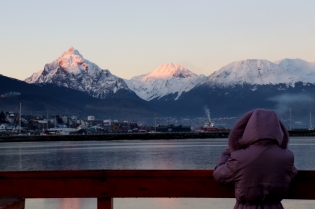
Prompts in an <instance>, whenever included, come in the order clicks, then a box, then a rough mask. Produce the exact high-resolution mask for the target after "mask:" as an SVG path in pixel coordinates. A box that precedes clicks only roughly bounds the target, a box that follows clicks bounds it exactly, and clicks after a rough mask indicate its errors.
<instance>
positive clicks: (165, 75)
mask: <svg viewBox="0 0 315 209" xmlns="http://www.w3.org/2000/svg"><path fill="white" fill-rule="evenodd" d="M205 78H206V76H204V75H199V76H198V75H196V74H194V73H192V72H191V71H189V70H188V69H186V68H185V67H183V66H180V65H174V64H173V63H171V64H164V65H161V66H160V67H158V68H157V69H156V70H155V71H153V72H151V73H147V74H144V75H140V76H135V77H133V78H131V79H130V80H125V82H126V83H127V85H128V87H129V88H130V89H131V90H132V91H134V92H135V93H136V94H137V95H138V96H139V97H140V98H142V99H144V100H146V101H150V100H153V99H160V98H162V97H164V96H166V95H169V94H177V95H176V98H175V100H177V99H178V98H179V97H180V95H181V94H182V93H183V92H188V91H190V90H191V89H192V88H193V87H195V86H196V85H197V84H199V83H201V82H202V81H203V80H205Z"/></svg>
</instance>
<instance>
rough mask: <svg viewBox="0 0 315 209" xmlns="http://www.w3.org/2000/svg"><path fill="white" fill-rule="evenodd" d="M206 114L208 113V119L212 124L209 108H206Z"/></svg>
mask: <svg viewBox="0 0 315 209" xmlns="http://www.w3.org/2000/svg"><path fill="white" fill-rule="evenodd" d="M205 113H206V115H207V117H208V121H209V122H210V121H211V120H210V110H209V109H208V107H207V106H205Z"/></svg>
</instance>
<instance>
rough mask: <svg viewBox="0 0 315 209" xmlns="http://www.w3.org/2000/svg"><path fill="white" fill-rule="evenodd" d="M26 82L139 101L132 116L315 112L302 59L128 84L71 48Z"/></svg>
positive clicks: (182, 72)
mask: <svg viewBox="0 0 315 209" xmlns="http://www.w3.org/2000/svg"><path fill="white" fill-rule="evenodd" d="M25 82H27V83H29V84H33V85H34V84H35V86H41V87H43V86H48V85H49V86H54V88H57V87H59V88H61V87H62V88H64V89H71V90H75V91H76V92H82V93H83V94H84V95H85V96H88V95H89V96H91V97H89V98H91V101H92V97H93V98H94V99H97V100H98V102H100V103H102V102H103V103H106V102H108V101H112V100H113V99H115V100H117V99H118V100H124V101H125V102H126V101H133V102H136V103H134V105H136V106H132V105H130V106H129V111H128V112H133V109H134V108H136V109H137V108H138V109H139V107H140V106H141V108H144V109H146V110H145V111H144V112H146V114H149V115H150V114H154V113H157V114H160V115H165V116H190V117H202V116H204V115H205V112H204V109H205V107H207V108H209V109H210V111H211V114H212V116H214V117H227V116H231V115H239V114H243V113H244V112H246V111H249V110H250V109H253V108H269V109H274V110H277V111H278V112H279V114H287V112H288V109H289V108H294V109H295V111H296V112H299V113H298V114H302V113H300V112H301V111H302V112H303V110H304V112H305V111H314V110H315V109H314V108H315V105H314V96H315V93H314V92H315V63H311V62H307V61H304V60H302V59H282V60H279V61H275V62H271V61H268V60H263V59H248V60H241V61H238V62H233V63H230V64H228V65H226V66H224V67H222V68H221V69H219V70H218V71H215V72H213V73H212V74H210V75H209V76H205V75H197V74H195V73H193V72H192V71H190V70H189V69H187V68H185V67H184V66H181V65H177V64H173V63H170V64H163V65H161V66H159V67H158V68H157V69H155V70H154V71H152V72H149V73H147V74H144V75H139V76H135V77H133V78H131V79H129V80H127V79H122V78H119V77H117V76H115V75H113V74H112V73H111V72H110V71H109V70H107V69H101V68H100V67H99V66H98V65H96V64H95V63H92V62H90V61H88V60H87V59H85V58H84V57H83V56H82V55H81V54H80V53H79V51H78V50H75V49H74V48H73V47H70V49H69V50H68V51H66V52H64V53H63V54H62V55H61V56H60V57H59V58H57V59H56V60H54V61H52V62H51V63H48V64H46V65H45V66H44V69H43V70H42V71H39V72H37V73H34V74H33V75H32V76H30V77H29V78H27V79H26V80H25ZM44 84H45V85H44ZM44 88H47V87H44ZM51 88H52V87H51ZM69 93H70V92H69ZM64 99H65V100H67V97H66V96H65V97H64ZM88 100H89V99H88ZM127 103H128V102H127ZM139 104H141V105H140V106H139ZM116 108H118V107H117V106H116ZM136 112H137V114H139V115H142V113H141V111H140V112H139V111H136ZM303 115H305V113H303Z"/></svg>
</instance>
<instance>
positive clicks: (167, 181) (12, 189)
mask: <svg viewBox="0 0 315 209" xmlns="http://www.w3.org/2000/svg"><path fill="white" fill-rule="evenodd" d="M212 173H213V171H212V170H78V171H73V170H72V171H22V172H0V197H2V198H9V197H23V198H98V208H106V209H107V208H111V207H112V198H116V197H188V198H189V197H206V198H233V197H234V187H233V186H220V185H218V184H217V183H216V182H215V180H214V179H213V177H212ZM286 198H288V199H315V171H299V172H298V175H297V176H296V177H295V178H294V180H293V182H292V183H291V185H290V189H289V191H288V193H287V195H286Z"/></svg>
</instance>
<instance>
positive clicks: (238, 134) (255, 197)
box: [213, 109, 297, 209]
mask: <svg viewBox="0 0 315 209" xmlns="http://www.w3.org/2000/svg"><path fill="white" fill-rule="evenodd" d="M288 142H289V134H288V132H287V130H286V128H285V127H284V125H283V124H282V122H281V121H280V120H279V118H278V117H277V115H276V113H275V112H274V111H271V110H262V109H257V110H253V111H251V112H249V113H247V114H246V115H244V116H243V117H242V118H241V119H240V120H239V121H238V122H237V124H236V125H235V127H234V128H233V129H232V131H231V133H230V135H229V140H228V148H227V149H226V150H225V151H224V152H223V153H222V155H221V158H220V160H219V163H218V165H217V166H216V168H215V170H214V172H213V177H214V179H215V180H216V181H217V182H218V183H219V184H223V185H224V184H229V183H234V185H235V197H236V204H235V206H234V208H235V209H279V208H283V206H282V204H281V200H282V199H283V195H284V193H285V192H286V191H287V190H288V187H289V184H290V182H291V180H292V178H293V177H294V176H295V175H296V173H297V170H296V168H295V167H294V155H293V153H292V152H291V151H290V150H288V149H287V146H288Z"/></svg>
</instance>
